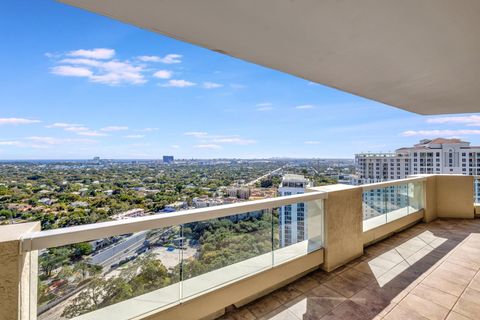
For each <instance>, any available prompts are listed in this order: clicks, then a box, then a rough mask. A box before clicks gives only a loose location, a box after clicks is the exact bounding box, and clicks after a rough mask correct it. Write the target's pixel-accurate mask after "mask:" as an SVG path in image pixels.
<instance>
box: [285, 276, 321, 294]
mask: <svg viewBox="0 0 480 320" xmlns="http://www.w3.org/2000/svg"><path fill="white" fill-rule="evenodd" d="M319 285H320V283H319V282H318V281H317V280H316V279H315V278H314V277H312V276H310V275H307V276H305V277H303V278H300V279H298V280H297V281H295V282H294V283H292V284H291V286H292V287H293V288H294V289H296V290H298V291H300V292H302V293H305V292H307V291H309V290H312V289H313V288H315V287H317V286H319Z"/></svg>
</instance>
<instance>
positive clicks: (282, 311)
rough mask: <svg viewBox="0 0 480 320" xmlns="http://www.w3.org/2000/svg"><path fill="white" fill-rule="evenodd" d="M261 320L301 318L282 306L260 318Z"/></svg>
mask: <svg viewBox="0 0 480 320" xmlns="http://www.w3.org/2000/svg"><path fill="white" fill-rule="evenodd" d="M258 319H259V320H300V318H298V317H297V316H296V315H294V314H293V313H291V312H290V310H288V309H287V308H285V307H280V308H278V309H276V310H273V311H272V312H269V313H268V314H266V315H264V316H262V317H260V318H258Z"/></svg>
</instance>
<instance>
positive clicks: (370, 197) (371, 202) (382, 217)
mask: <svg viewBox="0 0 480 320" xmlns="http://www.w3.org/2000/svg"><path fill="white" fill-rule="evenodd" d="M362 198H363V231H366V230H369V229H372V228H375V227H378V226H381V225H383V224H385V223H387V215H386V213H387V209H386V207H387V188H379V189H373V190H368V191H365V192H364V193H363V195H362Z"/></svg>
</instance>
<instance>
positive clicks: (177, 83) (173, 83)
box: [160, 79, 196, 88]
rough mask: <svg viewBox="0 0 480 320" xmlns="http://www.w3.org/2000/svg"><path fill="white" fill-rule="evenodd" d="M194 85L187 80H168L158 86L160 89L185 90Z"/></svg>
mask: <svg viewBox="0 0 480 320" xmlns="http://www.w3.org/2000/svg"><path fill="white" fill-rule="evenodd" d="M194 85H196V83H194V82H190V81H187V80H174V79H172V80H169V81H168V82H167V83H165V84H162V85H160V86H161V87H173V88H186V87H192V86H194Z"/></svg>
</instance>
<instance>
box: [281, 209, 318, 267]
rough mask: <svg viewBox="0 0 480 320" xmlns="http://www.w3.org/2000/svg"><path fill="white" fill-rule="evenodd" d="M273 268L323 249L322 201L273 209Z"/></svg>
mask: <svg viewBox="0 0 480 320" xmlns="http://www.w3.org/2000/svg"><path fill="white" fill-rule="evenodd" d="M273 243H274V252H273V258H274V260H273V262H274V265H278V264H281V263H283V262H285V261H288V260H291V259H294V258H297V257H300V256H303V255H305V254H307V253H309V252H312V251H314V250H318V249H320V248H321V247H322V245H323V200H316V201H309V202H306V203H303V202H300V203H295V204H291V205H286V206H282V207H279V208H275V209H273Z"/></svg>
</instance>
